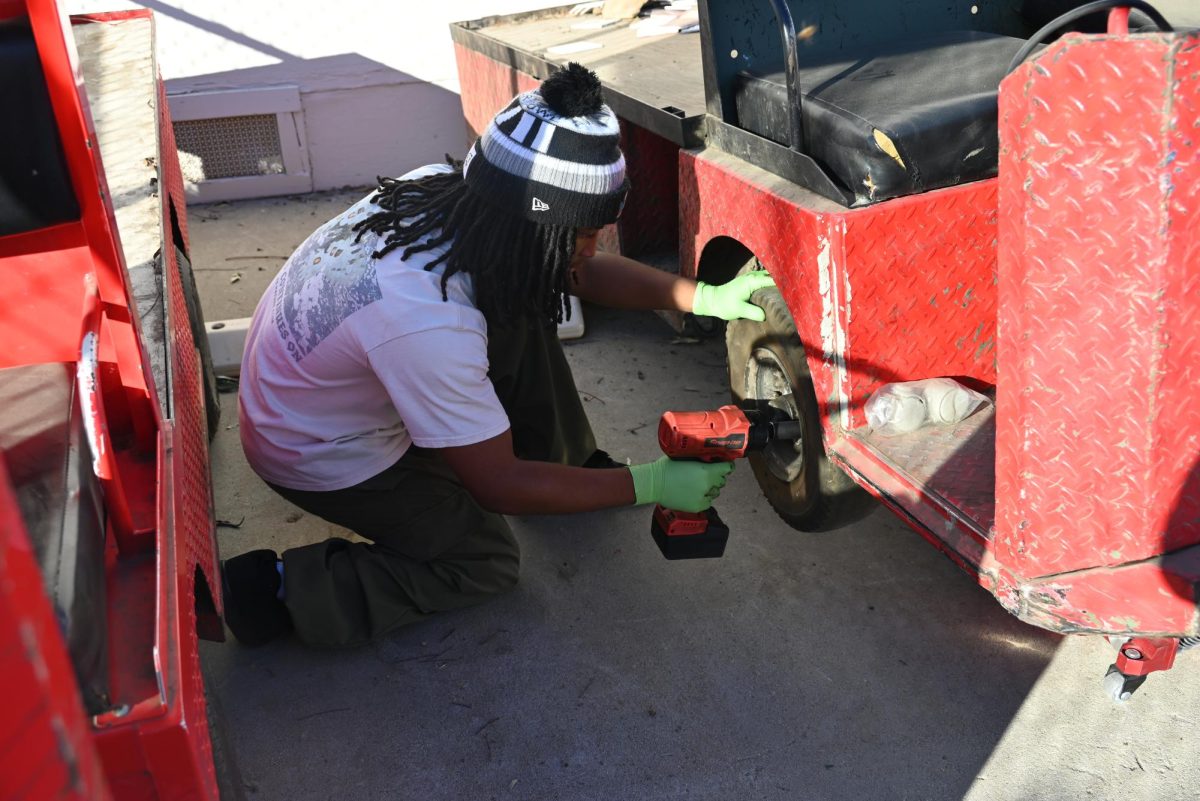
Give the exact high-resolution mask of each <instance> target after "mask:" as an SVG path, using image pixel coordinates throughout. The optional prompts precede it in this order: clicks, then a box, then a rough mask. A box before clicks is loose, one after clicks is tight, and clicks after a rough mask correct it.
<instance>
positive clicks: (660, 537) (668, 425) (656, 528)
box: [650, 404, 801, 559]
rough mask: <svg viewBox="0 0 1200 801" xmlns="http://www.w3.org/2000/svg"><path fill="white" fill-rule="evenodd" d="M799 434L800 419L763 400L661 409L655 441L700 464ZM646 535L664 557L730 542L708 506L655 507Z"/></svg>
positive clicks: (703, 552)
mask: <svg viewBox="0 0 1200 801" xmlns="http://www.w3.org/2000/svg"><path fill="white" fill-rule="evenodd" d="M800 434H801V428H800V422H799V421H798V420H791V419H789V418H788V417H787V416H786V415H785V414H784V413H783V412H782V411H780V410H779V409H776V408H774V407H771V406H768V405H766V404H755V405H754V406H752V407H750V408H739V407H737V406H732V405H730V406H722V407H721V408H719V409H716V410H715V411H705V412H664V413H663V416H662V420H660V421H659V423H658V444H659V446H660V447H661V448H662V452H663V453H664V454H666V455H667V456H669V457H671V458H672V459H695V460H698V461H701V462H718V461H719V462H731V461H733V460H734V459H737V458H739V457H742V456H745V455H746V453H747V451H751V450H760V449H762V448H764V447H765V446H766V445H767V444H769V443H771V442H773V441H775V440H796V439H799V438H800ZM650 534H651V535H652V536H653V537H654V541H655V542H656V543H658V548H659V550H660V551H662V555H663V556H665V557H666V558H668V559H710V558H714V557H719V556H722V555H723V554H724V553H725V543H726V542H728V541H729V527H728V526H726V525H725V523H724V522H723V521H722V520H721V518H720V516H719V515H718V514H717V510H716V509H714V508H712V507H709V508H708V510H707V511H705V512H696V513H693V512H681V511H679V510H677V509H666V508H664V507H662V506H661V505H658V506H655V507H654V516H653V518H652V519H651V523H650Z"/></svg>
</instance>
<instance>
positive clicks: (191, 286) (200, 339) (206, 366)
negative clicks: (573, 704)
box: [175, 246, 221, 442]
mask: <svg viewBox="0 0 1200 801" xmlns="http://www.w3.org/2000/svg"><path fill="white" fill-rule="evenodd" d="M175 263H176V264H178V265H179V286H180V288H182V289H183V301H184V303H185V304H186V305H187V312H188V327H189V328H190V329H191V332H192V343H193V344H194V345H195V346H196V353H197V354H198V355H199V356H200V377H201V382H202V383H203V385H204V412H205V416H206V417H207V418H208V441H209V442H212V439H213V437H215V436H216V435H217V430H218V429H219V428H220V425H221V396H220V394H219V393H218V391H217V373H216V371H215V370H214V369H213V360H212V351H211V350H210V349H209V347H208V330H207V329H206V328H205V327H204V311H203V309H201V308H200V292H199V291H198V290H197V289H196V276H195V275H194V274H193V273H192V263H191V261H190V260H188V257H187V256H186V255H184V253H183V251H182V250H180V249H179V247H178V246H176V247H175Z"/></svg>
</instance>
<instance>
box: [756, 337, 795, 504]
mask: <svg viewBox="0 0 1200 801" xmlns="http://www.w3.org/2000/svg"><path fill="white" fill-rule="evenodd" d="M748 368H749V369H748V370H747V374H746V387H744V389H745V390H746V392H745V397H747V398H752V399H754V400H758V401H765V402H767V403H768V404H770V405H771V406H773V407H775V408H776V409H779V411H781V412H783V413H784V414H785V415H787V416H788V417H789V418H791V419H793V420H800V419H801V416H800V410H799V408H797V406H796V400H795V397H794V396H793V395H792V382H791V381H790V380H789V379H788V376H787V372H786V371H785V370H784V368H783V364H782V362H780V361H779V358H778V357H777V356H776V355H775V354H774V353H773V352H772V351H770V350H768V349H766V348H755V349H754V351H753V352H752V353H751V354H750V363H749V365H748ZM762 454H763V460H764V462H765V463H766V466H767V470H768V472H770V473H771V475H773V476H774V477H775V478H777V479H779V480H780V481H786V482H788V483H791V482H792V481H795V480H796V479H797V478H799V477H800V474H801V473H802V472H803V471H804V438H803V437H797V438H796V439H795V440H792V441H775V442H771V443H769V444H768V445H767V447H766V448H764V449H763V452H762Z"/></svg>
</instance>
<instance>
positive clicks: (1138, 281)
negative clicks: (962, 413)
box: [997, 35, 1200, 577]
mask: <svg viewBox="0 0 1200 801" xmlns="http://www.w3.org/2000/svg"><path fill="white" fill-rule="evenodd" d="M1198 67H1200V58H1198V57H1197V38H1196V37H1195V36H1194V35H1193V36H1190V37H1182V36H1176V37H1170V36H1157V35H1155V36H1138V37H1136V38H1129V37H1090V38H1086V39H1085V38H1082V37H1070V38H1068V39H1066V40H1065V41H1062V42H1059V43H1057V44H1056V45H1054V46H1053V47H1051V48H1049V49H1048V50H1047V51H1045V52H1044V53H1043V54H1041V55H1040V56H1039V57H1038V58H1037V59H1036V60H1035V61H1034V62H1031V63H1029V64H1027V65H1025V66H1023V67H1022V68H1021V69H1020V70H1019V71H1018V72H1017V73H1015V74H1014V75H1013V76H1011V77H1010V78H1009V79H1008V80H1006V82H1005V84H1004V86H1003V90H1002V92H1001V165H1000V175H1001V179H1000V180H1001V214H1002V223H1001V237H1002V240H1003V241H1004V247H1003V249H1002V251H1001V262H1000V279H1001V285H1000V292H1001V295H1000V301H1001V302H1000V309H1001V312H1000V336H1001V347H1000V382H999V395H998V411H999V416H998V428H997V441H998V444H999V448H998V453H997V505H998V506H997V557H998V558H999V559H1000V560H1001V561H1002V562H1004V563H1006V564H1007V565H1008V566H1009V567H1010V568H1011V569H1012V570H1013V571H1014V572H1015V573H1016V574H1017V575H1021V576H1027V577H1034V576H1045V575H1049V574H1055V573H1062V572H1065V571H1072V570H1079V569H1083V568H1091V567H1097V566H1105V565H1119V564H1123V563H1128V562H1133V561H1136V560H1141V559H1145V558H1148V557H1151V556H1154V555H1156V554H1160V553H1163V552H1165V551H1170V550H1174V549H1177V548H1179V547H1181V546H1184V545H1188V544H1192V543H1196V542H1198V541H1200V509H1198V507H1197V504H1198V503H1200V499H1198V498H1197V490H1198V488H1200V479H1198V476H1197V454H1198V452H1200V404H1198V403H1197V402H1196V395H1195V393H1196V387H1197V386H1200V381H1198V379H1200V300H1198V299H1200V247H1198V246H1197V241H1198V240H1197V236H1198V234H1197V223H1198V222H1200V219H1198V215H1200V187H1198V186H1197V184H1198V183H1200V160H1198V158H1197V145H1200V140H1198V139H1197V135H1198V133H1200V131H1198V130H1197V124H1198V121H1200V118H1198V116H1197V93H1198V91H1200V82H1198V81H1197V77H1196V73H1197V70H1198Z"/></svg>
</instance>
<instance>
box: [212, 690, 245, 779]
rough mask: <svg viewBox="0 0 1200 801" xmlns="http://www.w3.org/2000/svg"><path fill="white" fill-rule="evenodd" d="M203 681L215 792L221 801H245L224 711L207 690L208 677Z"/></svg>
mask: <svg viewBox="0 0 1200 801" xmlns="http://www.w3.org/2000/svg"><path fill="white" fill-rule="evenodd" d="M204 679H205V681H204V703H205V706H206V707H207V710H208V737H209V742H210V743H211V744H212V753H213V769H214V770H215V771H216V775H217V791H218V792H219V793H220V799H221V801H246V784H245V781H244V779H243V778H242V769H241V767H240V766H239V765H238V761H237V756H236V753H235V752H234V750H233V738H232V737H231V736H230V734H229V723H228V718H226V716H225V709H224V707H222V706H221V701H220V699H218V698H217V695H216V693H215V692H212V691H211V690H210V689H209V686H208V677H207V676H205V677H204Z"/></svg>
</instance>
